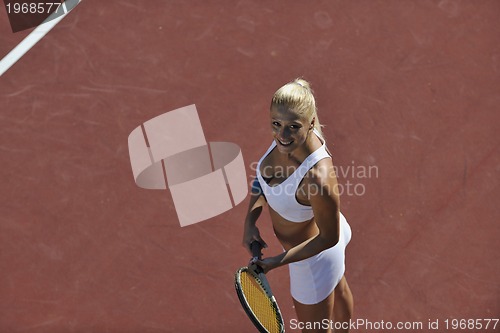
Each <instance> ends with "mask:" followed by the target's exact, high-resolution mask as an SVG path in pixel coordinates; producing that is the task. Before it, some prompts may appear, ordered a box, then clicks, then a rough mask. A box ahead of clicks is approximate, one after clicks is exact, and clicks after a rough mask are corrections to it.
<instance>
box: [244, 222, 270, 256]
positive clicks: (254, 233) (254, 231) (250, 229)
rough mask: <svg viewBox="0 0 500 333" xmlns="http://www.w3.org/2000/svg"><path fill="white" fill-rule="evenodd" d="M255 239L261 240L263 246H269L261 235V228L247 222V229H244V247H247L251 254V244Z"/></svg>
mask: <svg viewBox="0 0 500 333" xmlns="http://www.w3.org/2000/svg"><path fill="white" fill-rule="evenodd" d="M254 241H257V242H259V243H260V244H261V245H262V247H263V248H266V247H267V244H266V242H264V240H263V239H262V238H261V237H260V232H259V228H257V227H256V226H255V225H246V224H245V230H244V231H243V247H244V248H245V249H247V250H248V252H249V253H250V254H252V251H251V249H250V244H252V242H254Z"/></svg>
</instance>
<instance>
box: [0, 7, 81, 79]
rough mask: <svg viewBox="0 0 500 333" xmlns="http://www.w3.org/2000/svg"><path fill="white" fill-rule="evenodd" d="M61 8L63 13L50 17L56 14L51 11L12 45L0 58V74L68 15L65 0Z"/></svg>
mask: <svg viewBox="0 0 500 333" xmlns="http://www.w3.org/2000/svg"><path fill="white" fill-rule="evenodd" d="M82 1H83V0H78V2H77V3H76V4H75V5H74V7H73V8H72V9H71V10H73V9H75V8H76V6H78V5H79V4H80V3H81V2H82ZM62 8H63V11H64V14H62V15H61V16H59V17H57V18H55V19H51V17H52V16H53V15H56V14H55V12H54V13H52V14H51V15H50V16H49V17H48V18H47V19H45V21H44V23H42V24H40V25H39V26H38V27H36V28H35V30H33V31H32V32H31V33H30V34H29V35H28V36H26V38H24V39H23V40H22V41H21V42H20V43H19V44H17V46H16V47H14V48H13V49H12V50H11V51H10V52H9V53H8V54H7V55H6V56H5V57H3V59H2V60H0V76H2V75H3V74H4V73H5V72H6V71H7V70H9V68H10V67H12V65H14V64H15V63H16V62H17V61H18V60H19V59H21V58H22V57H23V56H24V55H25V54H26V52H28V51H29V50H30V49H31V48H32V47H33V46H35V44H36V43H38V42H39V41H40V39H42V38H43V37H44V36H45V35H46V34H47V33H48V32H49V31H50V30H51V29H52V28H53V27H55V26H56V24H57V23H59V22H61V20H62V19H63V18H64V17H65V16H66V15H68V13H69V12H70V11H71V10H70V11H68V9H67V8H66V1H64V2H63V4H62Z"/></svg>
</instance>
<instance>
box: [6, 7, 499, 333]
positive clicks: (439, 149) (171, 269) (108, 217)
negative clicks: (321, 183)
mask: <svg viewBox="0 0 500 333" xmlns="http://www.w3.org/2000/svg"><path fill="white" fill-rule="evenodd" d="M499 18H500V1H498V0H477V1H468V0H462V1H460V0H456V1H452V0H449V1H447V0H442V1H439V0H401V1H398V0H353V1H348V0H338V1H317V0H314V1H308V2H306V1H282V0H280V1H263V0H258V1H229V0H228V1H223V0H221V1H215V0H208V1H202V0H193V1H179V0H176V1H174V0H172V1H170V0H169V1H167V0H165V1H163V0H154V1H132V0H120V1H119V0H108V1H90V0H84V1H82V2H81V3H80V4H79V5H78V6H77V7H76V8H74V9H73V10H72V11H71V12H69V13H68V15H67V16H66V17H65V18H64V19H63V20H62V21H61V22H60V23H58V24H57V25H56V26H55V27H54V28H53V29H52V30H51V31H50V32H49V33H48V34H47V35H46V36H45V37H44V38H42V39H41V40H40V41H39V42H38V43H37V44H36V45H34V46H33V47H32V48H31V49H30V50H29V51H28V52H27V53H26V54H25V55H24V56H23V57H22V58H20V59H19V61H18V62H17V63H15V64H14V65H13V66H12V67H11V68H10V69H9V70H7V71H6V72H5V74H4V75H3V76H1V77H0V119H1V121H0V140H1V141H0V154H1V163H2V165H1V168H0V182H1V190H0V202H1V206H0V207H1V208H0V209H1V210H0V216H1V218H0V333H17V332H23V333H24V332H26V333H35V332H36V333H38V332H47V333H67V332H68V333H69V332H74V333H83V332H88V333H105V332H109V333H115V332H116V333H136V332H137V333H139V332H140V333H159V332H181V333H183V332H186V333H197V332H208V333H212V332H214V333H216V332H239V333H241V332H255V328H254V327H253V325H252V324H251V322H250V320H249V319H248V318H247V317H246V314H245V313H244V311H243V309H242V308H241V306H240V304H239V302H238V298H237V295H236V293H235V291H234V280H233V274H234V273H235V271H236V270H237V269H238V268H239V267H241V266H245V265H246V264H247V263H248V260H249V254H248V253H247V252H246V251H245V249H244V248H243V247H242V246H241V242H242V230H243V220H244V217H245V213H246V210H247V205H248V199H249V198H248V197H247V198H246V199H245V200H244V201H243V202H242V203H241V204H239V205H237V206H236V207H234V208H233V209H231V210H229V211H227V212H225V213H223V214H221V215H218V216H216V217H213V218H210V219H208V220H205V221H203V222H200V223H197V224H193V225H189V226H186V227H180V225H179V221H178V217H177V215H176V211H175V209H174V205H173V202H172V197H171V193H170V192H169V190H145V189H142V188H139V187H137V186H136V184H135V182H134V178H133V175H132V170H131V165H130V159H129V153H128V147H127V138H128V135H129V134H130V132H131V131H132V130H133V129H134V128H136V127H137V126H140V125H141V124H142V123H144V122H145V121H147V120H149V119H151V118H154V117H156V116H158V115H160V114H163V113H165V112H168V111H171V110H174V109H177V108H180V107H183V106H187V105H191V104H195V105H196V107H197V109H198V113H199V116H200V120H201V124H202V125H203V130H204V133H205V136H206V138H207V140H208V141H225V142H232V143H235V144H237V145H238V146H239V147H240V148H241V151H242V154H243V158H244V163H245V168H246V172H247V178H248V183H250V182H251V180H252V179H253V177H254V175H255V165H256V161H258V159H259V158H260V156H261V155H262V154H263V153H264V152H265V151H266V149H267V148H268V147H269V144H270V143H271V141H272V136H271V131H270V127H269V119H268V111H269V105H270V101H271V97H272V95H273V93H274V92H275V91H276V89H278V88H279V87H280V86H282V85H283V84H285V83H286V82H288V81H290V80H293V79H294V78H296V77H304V78H305V79H307V80H308V81H310V82H311V83H312V87H313V89H314V91H315V95H316V100H317V105H318V115H319V118H320V120H321V123H322V124H323V125H325V127H324V133H325V136H326V139H327V143H328V145H329V148H330V150H331V151H332V153H333V162H334V164H335V166H336V167H337V168H338V175H337V176H338V180H339V184H340V185H341V189H343V191H342V193H341V210H342V212H343V214H344V215H345V216H346V218H347V220H348V221H349V224H350V225H351V228H352V231H353V235H352V236H353V237H352V240H351V243H350V244H349V245H348V247H347V257H346V277H347V279H348V281H349V284H350V287H351V289H352V292H353V294H354V298H355V311H354V318H353V320H358V321H359V322H361V321H364V322H371V323H372V325H373V327H372V329H371V330H370V327H367V326H364V327H363V326H361V327H357V328H356V329H353V330H351V331H352V332H376V331H377V330H375V328H376V326H377V325H378V326H379V327H380V325H381V322H382V321H383V322H384V323H385V325H387V324H392V325H394V326H393V331H399V332H403V331H404V332H406V331H411V330H410V329H408V328H409V327H410V326H407V327H406V328H407V329H399V330H395V327H396V325H397V324H398V323H403V324H406V325H410V324H412V325H413V324H415V325H413V326H412V327H411V328H412V329H413V331H414V332H432V331H435V332H446V331H447V330H446V329H447V327H446V325H448V326H449V327H448V331H451V330H452V327H451V325H452V320H457V319H458V320H461V319H462V320H474V321H475V322H474V323H476V322H480V323H482V324H483V326H485V325H486V321H485V319H488V318H493V319H494V318H500V246H499V244H500V223H499V221H500V208H499V207H500V205H499V198H500V186H499V185H500V182H499V176H500V136H499V133H500V107H499V105H500V19H499ZM30 32H31V30H25V31H21V32H17V33H13V32H12V30H11V27H10V25H9V20H8V17H7V14H6V11H5V7H4V6H3V4H2V6H1V8H0V58H3V57H4V56H5V55H7V54H8V53H9V51H10V50H11V49H13V48H14V47H15V46H16V45H17V44H19V43H20V42H21V41H22V40H23V38H25V37H26V36H27V35H28V34H29V33H30ZM185 135H186V136H189V135H190V133H185ZM193 209H196V207H193ZM258 225H259V226H260V230H261V233H262V235H263V238H264V239H265V240H266V241H267V243H268V244H269V248H267V249H265V250H264V255H265V256H273V255H277V254H278V253H279V252H280V251H282V249H281V247H280V245H279V244H278V242H277V240H276V239H275V238H274V235H273V230H272V227H271V222H270V219H269V216H268V214H267V212H264V214H263V215H262V216H261V219H260V220H259V223H258ZM268 279H269V282H270V284H271V286H272V288H273V291H274V294H275V296H276V298H277V300H278V302H279V304H280V307H281V310H282V312H283V316H284V319H285V326H286V331H287V332H298V329H296V327H293V325H292V322H293V319H294V318H296V315H295V313H294V309H293V304H292V299H291V296H290V293H289V282H288V269H287V267H281V268H278V269H276V270H274V271H271V272H270V273H269V274H268ZM446 320H448V321H447V322H446ZM455 322H456V321H455ZM418 323H421V324H422V326H418V325H417V324H418ZM431 323H437V324H438V325H439V330H431V328H429V325H430V324H431ZM468 323H469V322H468ZM474 325H475V324H474ZM492 325H493V324H492V323H491V324H490V326H489V327H488V329H484V328H483V329H475V328H471V327H462V328H460V327H458V329H456V330H453V331H454V332H493V331H497V332H498V330H499V329H500V323H499V324H498V325H497V327H496V330H493V328H492ZM382 331H386V332H387V331H389V329H387V327H386V330H378V332H382Z"/></svg>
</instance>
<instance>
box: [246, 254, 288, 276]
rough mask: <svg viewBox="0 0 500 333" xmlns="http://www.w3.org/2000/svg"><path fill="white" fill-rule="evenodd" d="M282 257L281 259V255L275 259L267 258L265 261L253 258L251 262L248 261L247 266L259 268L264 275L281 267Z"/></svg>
mask: <svg viewBox="0 0 500 333" xmlns="http://www.w3.org/2000/svg"><path fill="white" fill-rule="evenodd" d="M282 257H283V255H279V256H276V257H269V258H265V259H261V260H259V259H256V258H253V259H252V260H250V263H249V265H252V264H254V265H257V266H259V267H260V268H262V270H263V271H264V274H266V273H267V272H269V271H270V270H272V269H274V268H277V267H279V266H281V258H282Z"/></svg>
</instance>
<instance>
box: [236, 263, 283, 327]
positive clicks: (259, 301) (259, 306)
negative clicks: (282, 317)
mask: <svg viewBox="0 0 500 333" xmlns="http://www.w3.org/2000/svg"><path fill="white" fill-rule="evenodd" d="M259 283H260V281H259V280H258V279H256V278H255V277H254V276H253V275H252V274H250V273H249V272H246V271H245V272H242V273H241V288H242V291H243V293H244V295H245V298H246V301H247V303H248V305H249V306H250V308H251V309H252V312H253V313H254V315H255V317H256V318H257V319H258V320H259V322H260V323H261V324H262V326H264V327H265V328H266V329H267V330H268V332H270V333H274V332H276V333H279V332H281V326H280V323H279V321H278V319H277V318H278V314H277V312H276V309H275V307H274V305H273V303H272V302H271V300H270V299H269V298H268V297H267V295H266V293H265V292H264V290H262V289H263V286H262V285H260V284H259Z"/></svg>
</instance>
